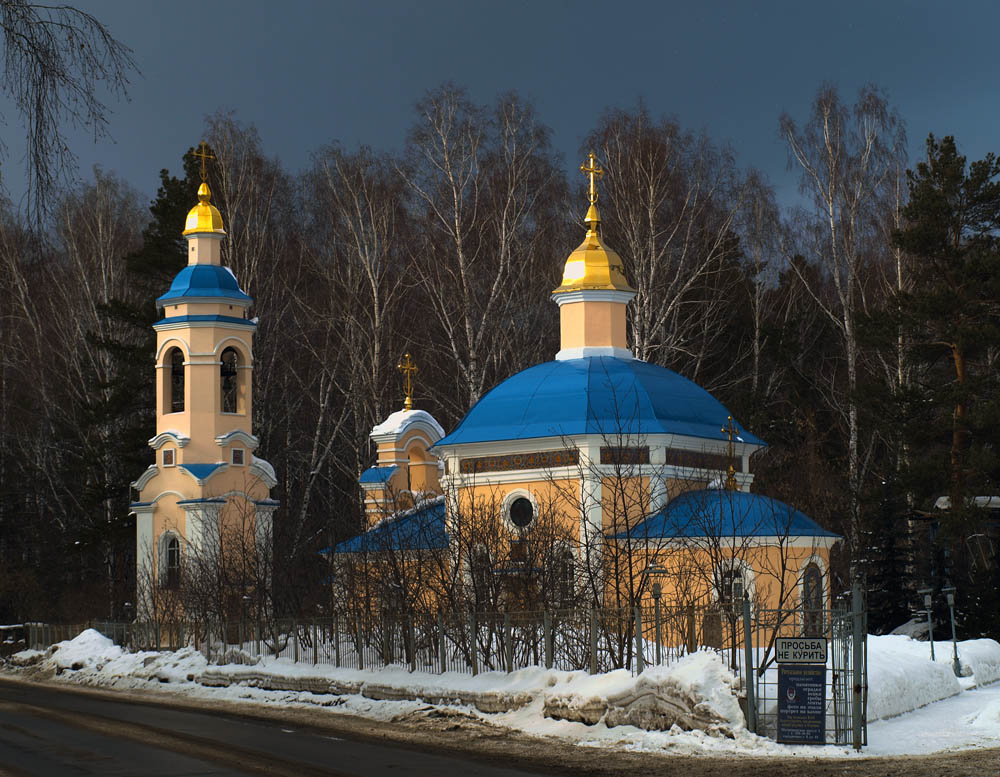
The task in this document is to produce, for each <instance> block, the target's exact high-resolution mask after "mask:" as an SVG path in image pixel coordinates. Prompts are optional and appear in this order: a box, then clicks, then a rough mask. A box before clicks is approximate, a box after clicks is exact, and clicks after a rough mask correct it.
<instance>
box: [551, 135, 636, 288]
mask: <svg viewBox="0 0 1000 777" xmlns="http://www.w3.org/2000/svg"><path fill="white" fill-rule="evenodd" d="M580 170H581V171H582V172H583V173H584V174H585V175H586V176H587V177H588V178H589V186H588V192H587V194H588V197H589V199H590V207H589V208H588V209H587V215H586V217H585V218H584V223H585V224H586V225H587V234H586V236H585V237H584V238H583V242H582V243H580V245H579V246H578V247H577V249H576V250H575V251H573V253H571V254H570V255H569V258H568V259H567V260H566V266H565V267H564V268H563V279H562V284H561V285H560V286H559V288H558V289H556V290H555V291H553V292H552V294H553V295H556V294H565V293H567V292H572V291H580V290H582V289H605V290H608V291H624V292H631V293H633V294H634V293H635V289H633V288H632V287H631V286H629V285H628V281H626V280H625V268H624V266H623V265H622V259H621V257H620V256H618V254H617V253H616V252H615V251H614V250H613V249H611V248H608V247H607V246H606V245H605V244H604V241H603V240H602V239H601V214H600V212H599V211H598V210H597V198H598V192H597V179H599V178H601V177H602V176H603V175H604V170H603V168H601V167H598V166H597V160H596V157H595V156H594V152H593V151H591V152H590V159H589V164H582V165H580Z"/></svg>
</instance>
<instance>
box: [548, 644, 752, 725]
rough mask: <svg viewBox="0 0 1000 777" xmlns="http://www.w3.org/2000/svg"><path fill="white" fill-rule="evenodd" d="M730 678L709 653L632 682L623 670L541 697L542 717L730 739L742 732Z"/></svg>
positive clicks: (650, 671) (581, 680)
mask: <svg viewBox="0 0 1000 777" xmlns="http://www.w3.org/2000/svg"><path fill="white" fill-rule="evenodd" d="M734 684H735V678H734V677H733V675H732V673H731V672H730V671H729V670H728V669H727V668H726V667H725V666H724V665H723V663H722V659H721V658H719V656H718V655H717V654H715V653H712V652H709V651H699V652H697V653H693V654H691V655H689V656H685V657H684V658H682V659H681V660H680V661H678V662H676V663H674V664H671V665H669V666H657V667H651V668H649V669H647V670H646V671H644V672H643V673H642V674H640V675H638V676H637V677H633V676H632V675H631V673H629V672H627V671H626V670H624V669H619V670H616V671H614V672H608V673H607V674H603V675H593V676H589V675H583V674H582V673H581V676H579V677H573V678H572V679H571V683H570V684H569V687H568V688H563V687H559V686H556V687H555V688H553V689H551V690H549V691H548V692H547V693H546V694H545V703H544V714H545V716H546V717H550V718H556V719H559V720H570V721H578V722H581V723H586V724H588V725H594V724H596V723H598V722H603V723H604V724H605V725H606V726H609V727H613V726H624V725H628V726H635V727H637V728H643V729H659V730H662V731H668V730H670V729H671V728H673V727H674V726H677V727H678V728H680V729H683V730H685V731H691V730H695V729H697V730H702V731H705V732H707V733H709V734H713V735H714V734H723V735H726V736H730V737H731V736H733V735H734V732H736V731H739V730H740V729H742V728H743V727H744V721H743V712H742V710H741V709H740V706H739V702H737V700H736V696H735V694H734V693H733V686H734Z"/></svg>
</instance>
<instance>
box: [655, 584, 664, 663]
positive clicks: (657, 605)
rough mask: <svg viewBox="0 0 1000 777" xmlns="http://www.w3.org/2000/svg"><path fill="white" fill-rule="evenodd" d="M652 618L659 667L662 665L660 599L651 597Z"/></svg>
mask: <svg viewBox="0 0 1000 777" xmlns="http://www.w3.org/2000/svg"><path fill="white" fill-rule="evenodd" d="M653 618H654V620H655V621H656V665H657V666H660V665H662V664H663V656H662V655H661V645H660V625H661V623H660V597H659V596H655V597H653Z"/></svg>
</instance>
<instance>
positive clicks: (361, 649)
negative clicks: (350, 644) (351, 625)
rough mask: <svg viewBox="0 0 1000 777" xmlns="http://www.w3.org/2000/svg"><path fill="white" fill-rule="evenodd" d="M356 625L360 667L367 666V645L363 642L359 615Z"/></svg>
mask: <svg viewBox="0 0 1000 777" xmlns="http://www.w3.org/2000/svg"><path fill="white" fill-rule="evenodd" d="M355 626H356V629H357V634H358V669H364V668H365V646H364V644H363V643H362V642H361V616H360V615H358V616H357V618H356V620H355Z"/></svg>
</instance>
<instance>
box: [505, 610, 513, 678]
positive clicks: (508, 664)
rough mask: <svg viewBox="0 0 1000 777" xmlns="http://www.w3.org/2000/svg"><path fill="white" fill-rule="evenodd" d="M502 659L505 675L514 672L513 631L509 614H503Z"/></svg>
mask: <svg viewBox="0 0 1000 777" xmlns="http://www.w3.org/2000/svg"><path fill="white" fill-rule="evenodd" d="M503 658H504V669H506V670H507V673H508V674H509V673H510V672H513V671H514V629H513V627H512V626H511V623H510V613H509V612H505V613H504V614H503Z"/></svg>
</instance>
